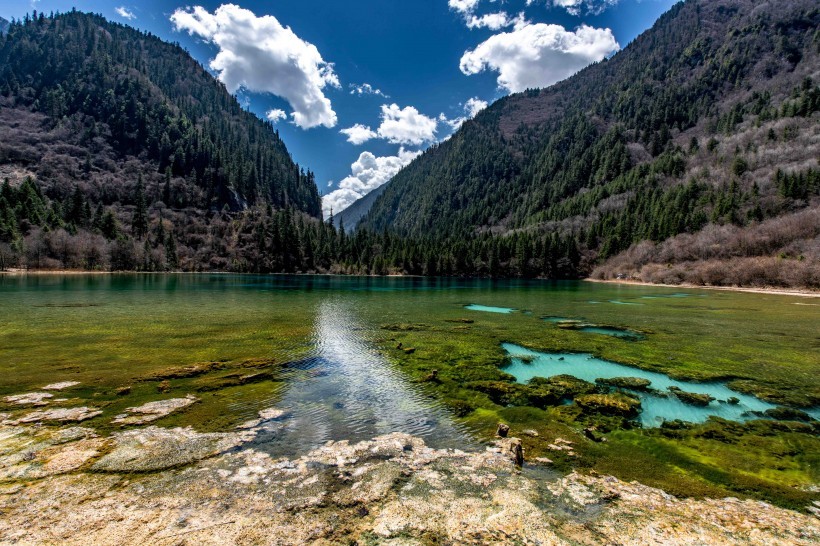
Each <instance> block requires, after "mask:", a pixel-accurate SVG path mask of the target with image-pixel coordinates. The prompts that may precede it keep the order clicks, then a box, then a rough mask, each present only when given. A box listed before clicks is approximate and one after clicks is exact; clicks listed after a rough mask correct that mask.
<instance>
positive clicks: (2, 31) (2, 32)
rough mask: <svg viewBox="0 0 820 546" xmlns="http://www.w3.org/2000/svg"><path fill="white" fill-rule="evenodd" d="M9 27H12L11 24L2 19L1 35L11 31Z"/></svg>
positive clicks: (0, 18)
mask: <svg viewBox="0 0 820 546" xmlns="http://www.w3.org/2000/svg"><path fill="white" fill-rule="evenodd" d="M9 25H11V23H9V22H8V21H7V20H5V19H3V18H2V17H0V34H5V33H6V32H7V31H8V29H9Z"/></svg>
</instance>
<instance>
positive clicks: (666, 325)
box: [0, 274, 820, 453]
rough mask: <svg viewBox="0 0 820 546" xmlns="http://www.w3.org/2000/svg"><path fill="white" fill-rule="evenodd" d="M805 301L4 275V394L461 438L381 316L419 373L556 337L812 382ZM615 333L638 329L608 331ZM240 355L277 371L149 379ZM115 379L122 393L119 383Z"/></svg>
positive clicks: (579, 287)
mask: <svg viewBox="0 0 820 546" xmlns="http://www.w3.org/2000/svg"><path fill="white" fill-rule="evenodd" d="M806 303H813V302H812V301H807V300H805V299H801V298H793V297H785V296H770V295H759V294H735V293H728V292H706V291H697V290H691V291H681V290H680V289H668V288H649V287H637V286H617V285H606V284H596V283H586V282H563V283H548V282H538V281H532V282H523V281H507V282H501V281H498V282H493V281H486V280H450V279H420V278H368V277H332V276H314V277H311V276H253V275H248V276H242V275H184V274H180V275H172V274H169V275H68V276H59V275H54V276H48V275H43V276H28V277H16V276H0V377H2V379H1V380H0V396H5V395H8V394H17V393H21V392H29V391H32V390H37V389H39V388H40V387H42V386H44V385H46V384H48V383H52V382H55V381H79V382H80V386H78V387H76V388H73V389H72V390H70V391H67V392H66V393H65V394H64V395H65V396H66V397H69V398H70V399H71V400H75V399H76V400H77V401H78V403H80V402H81V403H83V404H95V405H98V406H100V407H101V408H102V409H103V411H104V414H103V415H102V416H101V417H99V418H96V419H95V420H93V421H92V422H90V424H92V425H94V426H100V427H106V426H110V420H111V418H112V417H113V415H115V414H116V413H118V412H121V411H123V409H124V408H126V407H132V406H134V405H138V404H141V403H145V402H146V401H153V400H158V399H163V398H168V397H170V396H179V395H184V394H186V393H193V394H195V395H196V396H197V397H198V398H199V399H200V402H199V403H198V404H196V405H194V406H191V408H190V409H188V410H186V411H185V412H182V413H180V414H177V415H172V416H170V417H167V418H164V419H162V420H160V421H158V422H157V424H158V425H162V426H177V425H180V426H187V425H191V426H194V427H196V428H198V429H204V430H231V429H233V428H234V427H235V426H236V425H238V424H240V423H242V422H243V421H246V420H249V419H252V418H254V417H255V416H256V415H257V412H258V411H259V410H261V409H265V408H269V407H277V408H281V409H283V410H286V411H288V412H289V413H290V418H288V419H285V420H283V421H282V422H281V426H278V428H277V427H272V428H271V429H270V432H269V434H267V435H262V437H260V440H259V441H260V445H262V446H264V447H266V448H268V449H269V450H270V451H271V452H276V453H288V452H298V451H299V450H301V449H303V448H305V447H312V446H316V445H319V444H321V443H323V442H325V441H327V440H342V439H351V440H356V439H364V438H369V437H372V436H373V435H375V434H381V433H386V432H392V431H404V432H409V433H413V434H418V435H421V436H423V437H425V438H426V439H427V441H428V442H429V443H431V444H432V445H436V446H459V447H464V446H466V445H470V438H471V437H470V433H469V432H468V431H467V430H466V429H465V428H464V427H463V426H461V425H460V424H459V423H458V422H457V419H456V418H455V417H453V416H452V415H451V414H450V412H449V411H448V410H447V409H446V406H444V405H443V404H441V403H440V402H438V401H437V398H436V396H437V393H436V391H435V389H434V388H430V386H429V385H422V384H420V383H418V382H416V381H413V380H411V379H410V378H409V376H408V375H407V373H406V372H405V371H403V370H402V369H401V362H399V361H398V360H397V357H396V355H397V354H399V355H400V354H401V353H399V352H397V348H396V343H395V342H394V341H391V337H392V336H391V333H390V332H391V331H392V330H391V328H399V329H400V328H404V327H409V328H415V329H417V330H419V331H423V332H425V336H424V338H423V344H422V345H420V346H418V347H415V348H414V349H415V350H417V353H416V355H417V356H419V357H420V358H429V359H430V362H429V367H430V368H439V369H442V368H443V367H445V366H450V365H452V363H451V362H450V360H448V359H449V356H448V355H449V354H450V353H449V352H448V350H447V347H448V346H449V345H450V344H453V343H459V344H460V345H459V347H462V348H463V347H472V346H473V345H471V344H474V346H475V347H476V350H477V351H478V350H480V351H482V355H483V358H487V355H490V356H491V357H492V358H497V362H498V365H499V366H501V365H503V363H504V357H505V352H504V350H503V349H502V347H501V343H502V342H510V343H515V344H519V345H529V346H535V347H538V346H547V345H553V344H557V345H560V346H561V347H562V348H563V349H564V350H570V351H574V352H586V353H589V354H595V355H596V357H598V356H601V357H603V356H606V357H607V358H610V359H612V360H617V361H624V362H629V361H636V360H640V361H646V362H650V363H651V362H657V361H663V362H671V363H674V364H675V365H676V366H680V367H681V369H683V370H684V371H686V370H687V369H689V370H693V369H694V370H695V371H699V370H700V369H702V368H703V369H708V366H709V365H710V363H712V362H716V361H720V362H721V363H722V366H724V368H726V369H729V370H730V371H733V370H736V372H737V375H738V376H741V377H742V376H744V374H746V375H745V376H747V377H748V375H749V373H750V370H766V371H767V373H770V374H777V373H781V372H780V370H782V374H783V376H784V377H786V378H787V379H788V380H789V381H793V382H794V383H795V384H797V385H806V386H808V387H807V388H810V389H816V388H817V386H816V385H817V382H818V381H817V376H818V374H819V373H820V365H818V364H817V360H816V355H817V354H818V350H820V340H819V339H818V335H817V330H816V327H815V326H813V325H816V324H817V323H818V321H817V319H818V318H820V316H818V313H820V311H818V309H820V308H818V307H817V306H814V305H805V304H806ZM623 304H627V305H623ZM798 304H801V305H798ZM542 317H555V318H561V317H583V322H584V324H589V325H594V326H593V327H594V328H599V329H600V331H597V332H592V331H588V332H584V331H574V330H568V329H562V328H560V326H561V325H560V324H557V323H550V322H545V321H544V320H542ZM625 331H639V332H641V333H642V335H643V333H645V339H644V340H642V341H640V342H639V343H634V342H630V341H628V340H624V339H618V338H614V337H611V334H612V333H613V332H625ZM594 333H600V334H607V333H608V334H610V335H594ZM428 355H429V356H428ZM246 361H247V362H251V364H252V365H254V366H255V365H256V364H253V363H255V362H257V361H261V362H262V364H264V365H269V364H271V363H275V365H269V366H268V368H265V369H266V370H272V371H271V372H270V376H269V377H267V376H266V378H265V380H264V381H255V382H252V383H248V384H234V383H230V381H231V380H235V379H236V377H237V374H236V373H234V372H233V371H232V370H229V369H224V370H223V369H222V368H219V366H217V369H218V370H219V371H217V372H214V373H213V374H208V375H204V376H197V377H191V378H183V379H171V380H170V382H169V385H166V387H169V388H170V389H171V390H170V391H163V392H160V389H162V388H163V386H162V385H161V384H158V383H159V382H158V381H152V380H149V379H146V378H150V377H154V376H157V375H162V374H163V373H167V372H168V370H169V369H174V368H178V367H180V366H191V365H194V364H197V363H227V364H226V365H228V364H230V365H233V364H235V363H242V362H246ZM252 369H256V368H252ZM231 373H234V375H233V376H231ZM242 373H247V372H242ZM232 377H233V379H232ZM593 379H594V378H593ZM122 387H130V392H129V393H128V394H127V395H123V396H119V395H116V394H115V392H116V390H117V389H121V388H122ZM169 392H170V393H169ZM0 409H2V408H0Z"/></svg>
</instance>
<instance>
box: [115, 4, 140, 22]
mask: <svg viewBox="0 0 820 546" xmlns="http://www.w3.org/2000/svg"><path fill="white" fill-rule="evenodd" d="M114 11H115V12H117V15H119V16H120V17H122V18H123V19H128V20H129V21H130V20H131V19H136V18H137V16H136V15H134V12H133V11H131V10H129V9H128V8H126V7H125V6H120V7H118V8H114Z"/></svg>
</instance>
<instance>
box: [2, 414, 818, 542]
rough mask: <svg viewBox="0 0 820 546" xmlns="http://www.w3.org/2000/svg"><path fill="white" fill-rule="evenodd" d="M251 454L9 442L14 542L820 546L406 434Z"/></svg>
mask: <svg viewBox="0 0 820 546" xmlns="http://www.w3.org/2000/svg"><path fill="white" fill-rule="evenodd" d="M252 438H253V434H252V433H248V432H243V433H209V434H202V433H198V432H196V431H194V430H192V429H179V428H177V429H163V428H159V427H154V426H151V427H147V428H145V429H135V430H129V431H121V432H117V433H114V434H113V435H112V436H111V437H110V438H99V437H97V436H96V435H95V434H93V431H89V430H88V429H81V428H79V427H73V428H70V429H60V430H54V429H47V430H45V429H40V428H37V427H5V428H2V427H0V446H1V447H2V450H0V476H7V477H8V478H11V479H26V478H36V479H33V480H32V481H29V482H28V483H26V485H25V487H19V486H18V485H17V484H11V485H8V486H7V485H0V487H2V493H3V494H0V511H2V513H3V517H2V518H0V536H3V537H4V540H7V541H9V542H21V541H22V542H26V543H82V544H89V545H94V544H121V545H127V544H145V543H154V542H157V541H159V540H163V539H168V538H175V537H178V538H177V540H178V541H180V543H182V542H185V543H188V542H190V543H196V544H259V543H270V541H271V538H272V537H275V540H276V542H277V544H294V545H296V544H299V545H301V544H339V543H385V544H399V543H400V544H422V543H429V542H435V543H443V544H490V543H500V544H513V543H522V544H537V543H540V544H556V545H564V544H567V545H569V544H579V543H581V544H598V543H619V544H645V543H667V544H668V543H698V544H728V543H740V542H748V543H753V544H770V543H789V544H797V545H802V544H805V545H809V544H816V543H817V542H818V541H820V522H818V520H817V518H815V517H813V516H811V515H807V514H800V513H797V512H794V511H790V510H786V509H782V508H777V507H774V506H771V505H769V504H767V503H763V502H759V501H750V500H749V501H743V500H738V499H733V498H726V499H703V500H695V499H678V498H675V497H674V496H672V495H669V494H667V493H665V492H664V491H661V490H659V489H654V488H651V487H647V486H644V485H641V484H639V483H637V482H632V483H626V482H623V481H620V480H618V479H616V478H614V477H611V476H600V475H596V474H592V475H584V474H579V473H571V474H569V475H566V476H562V475H559V474H557V473H555V472H554V471H551V470H548V469H547V467H542V466H535V467H532V466H529V465H526V466H524V468H523V469H522V470H520V471H519V470H516V469H515V466H514V464H513V461H511V459H510V456H509V452H510V451H509V450H507V451H506V452H505V450H504V449H503V447H496V448H488V449H487V450H486V451H479V452H464V451H460V450H453V449H433V448H430V447H428V446H427V445H425V443H424V441H422V440H421V439H420V438H416V437H413V436H410V435H407V434H400V433H394V434H388V435H385V436H380V437H377V438H374V439H372V440H368V441H363V442H358V443H353V444H352V443H350V442H347V441H339V442H328V443H327V444H326V445H324V446H321V447H318V448H317V449H314V450H312V451H310V452H308V453H306V454H305V455H303V456H301V457H298V458H283V459H276V458H273V457H271V456H270V455H268V454H266V453H263V452H260V451H258V450H256V449H253V448H248V447H243V445H242V444H243V443H244V442H247V441H248V440H250V439H252ZM513 440H515V439H513V438H508V439H505V440H504V441H503V442H505V443H514V442H512V441H513ZM555 443H556V444H560V445H562V446H564V445H571V443H570V442H569V441H567V440H563V439H561V438H556V439H555ZM35 445H36V446H37V447H36V448H33V446H35ZM519 445H520V444H519ZM541 462H543V463H544V464H549V461H548V460H547V459H541ZM46 468H47V470H45V471H41V470H42V469H46ZM83 469H90V471H89V470H83ZM528 469H530V470H528ZM542 469H543V470H542ZM8 478H7V479H8Z"/></svg>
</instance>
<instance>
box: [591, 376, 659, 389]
mask: <svg viewBox="0 0 820 546" xmlns="http://www.w3.org/2000/svg"><path fill="white" fill-rule="evenodd" d="M595 382H596V383H598V384H599V385H607V386H609V387H616V388H618V389H631V390H633V391H645V390H647V389H648V388H649V385H651V384H652V382H651V381H650V380H648V379H644V378H642V377H600V378H598V379H596V380H595Z"/></svg>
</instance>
